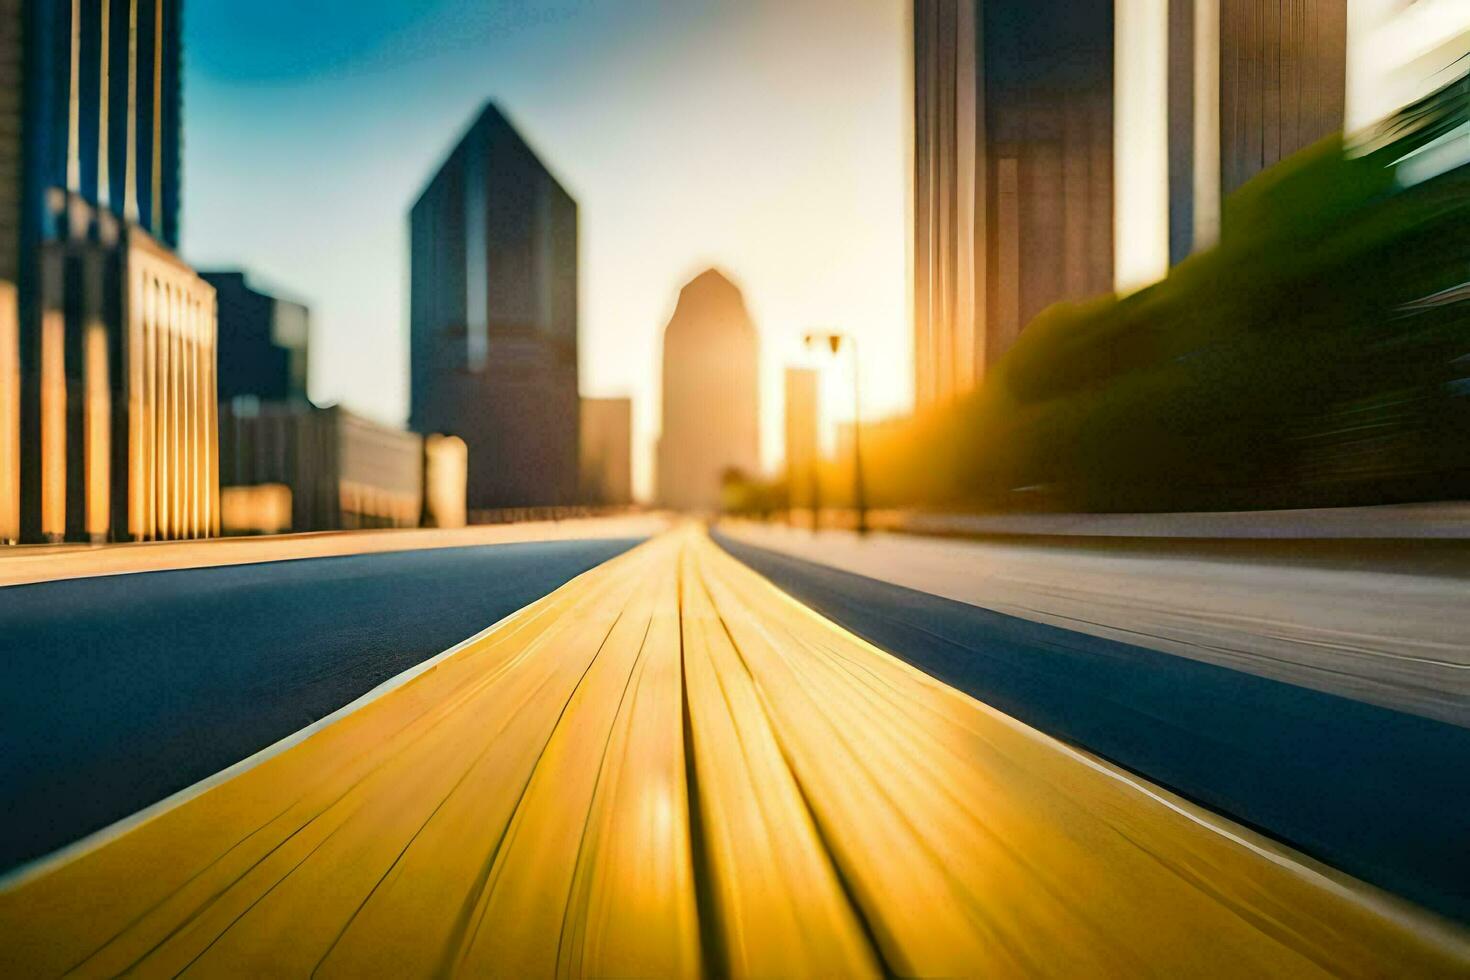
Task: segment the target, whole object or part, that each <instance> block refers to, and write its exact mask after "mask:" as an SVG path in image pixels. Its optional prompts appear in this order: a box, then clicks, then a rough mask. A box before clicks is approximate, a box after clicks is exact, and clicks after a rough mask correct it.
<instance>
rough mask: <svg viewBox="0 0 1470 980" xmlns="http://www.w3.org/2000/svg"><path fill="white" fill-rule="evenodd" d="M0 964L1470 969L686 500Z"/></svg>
mask: <svg viewBox="0 0 1470 980" xmlns="http://www.w3.org/2000/svg"><path fill="white" fill-rule="evenodd" d="M0 933H3V934H4V935H6V936H8V937H12V939H13V941H12V942H10V943H8V944H7V947H6V948H5V949H4V950H3V951H0V972H3V973H5V974H6V975H26V976H39V975H53V974H57V973H61V972H63V971H66V970H69V969H75V971H76V972H77V973H78V974H80V975H86V976H91V975H113V974H116V973H120V972H123V971H127V970H130V969H132V970H136V971H137V972H139V973H141V974H144V975H157V974H163V973H168V974H174V973H177V972H180V971H182V970H185V969H187V968H190V967H193V968H197V969H198V970H199V972H203V973H218V972H235V973H247V974H249V973H254V974H274V975H302V974H305V973H307V972H309V971H312V970H313V969H315V970H317V971H318V972H320V973H322V974H323V975H338V976H342V975H360V974H362V973H364V972H371V973H375V974H383V975H423V974H428V973H434V972H445V971H448V972H462V973H466V974H482V973H487V972H496V973H505V974H509V975H528V974H538V975H539V974H546V973H551V972H558V973H563V974H590V975H603V976H606V975H622V976H627V975H692V974H697V973H700V972H712V973H716V974H719V973H725V972H733V973H737V974H767V975H772V974H779V975H799V974H818V973H821V974H827V975H862V974H871V973H879V972H882V971H892V972H897V973H903V974H924V975H938V974H943V975H954V974H981V975H993V974H1002V975H1016V974H1032V975H1053V976H1056V975H1062V976H1067V975H1071V976H1076V975H1084V974H1085V975H1130V976H1131V975H1142V974H1146V973H1151V972H1153V973H1158V974H1163V975H1204V974H1212V973H1218V972H1220V971H1221V970H1225V971H1227V972H1231V973H1237V974H1240V975H1293V976H1297V975H1311V974H1318V973H1320V974H1338V975H1365V976H1366V975H1376V976H1382V975H1409V974H1414V975H1426V976H1427V975H1451V974H1457V973H1463V972H1464V971H1466V970H1467V969H1470V945H1467V944H1466V941H1465V940H1464V938H1463V937H1462V936H1461V935H1460V934H1458V933H1456V932H1454V931H1453V928H1452V927H1449V926H1444V925H1441V924H1438V923H1436V922H1433V921H1431V920H1429V919H1428V918H1427V917H1424V916H1422V915H1421V914H1419V913H1417V912H1414V911H1412V910H1410V909H1408V908H1407V907H1403V906H1399V905H1397V904H1396V903H1394V902H1393V901H1392V900H1390V899H1387V898H1384V897H1382V896H1379V895H1377V894H1376V893H1373V892H1371V891H1370V890H1369V889H1368V888H1366V887H1365V886H1363V885H1361V884H1358V883H1356V882H1353V881H1351V880H1349V879H1346V878H1343V877H1341V876H1338V875H1335V874H1334V873H1332V872H1330V871H1326V870H1323V869H1320V868H1317V867H1313V866H1309V865H1308V864H1307V863H1306V862H1305V861H1304V860H1303V859H1300V858H1298V857H1297V856H1295V855H1293V854H1291V853H1289V852H1286V851H1285V850H1284V849H1281V848H1279V847H1277V846H1275V845H1272V844H1270V843H1267V842H1264V841H1263V840H1260V839H1258V838H1256V837H1255V836H1254V835H1252V834H1250V833H1249V832H1247V831H1245V830H1243V829H1241V828H1238V827H1235V826H1232V825H1230V824H1228V823H1226V822H1225V821H1223V820H1220V819H1217V818H1214V817H1211V816H1209V815H1207V814H1205V813H1203V812H1201V811H1198V810H1196V809H1194V808H1192V807H1190V806H1189V805H1187V804H1184V803H1181V802H1179V801H1177V800H1174V799H1172V798H1170V797H1168V796H1167V795H1166V794H1164V793H1163V792H1161V791H1158V790H1154V789H1152V788H1150V787H1148V786H1146V785H1143V784H1141V783H1139V782H1137V781H1135V780H1133V779H1131V778H1129V777H1125V776H1123V775H1121V774H1119V773H1118V772H1116V771H1114V770H1112V769H1110V768H1107V767H1106V766H1104V765H1102V764H1101V763H1098V762H1096V761H1095V760H1093V759H1091V758H1090V757H1087V756H1084V755H1082V754H1080V753H1078V752H1076V751H1074V750H1071V749H1068V748H1066V747H1065V746H1063V745H1061V744H1060V743H1058V742H1056V741H1054V740H1052V739H1050V738H1048V737H1046V736H1044V735H1041V734H1040V733H1038V732H1036V731H1035V730H1033V729H1030V728H1028V727H1026V726H1024V725H1022V724H1020V723H1019V722H1016V721H1015V720H1013V719H1011V718H1009V717H1007V716H1005V715H1002V714H1000V713H998V712H996V711H994V710H992V709H989V708H987V707H985V706H984V705H982V704H980V703H978V702H976V701H974V700H972V699H970V698H969V697H967V696H965V695H963V694H961V693H959V692H957V691H955V690H953V689H951V688H948V687H946V686H944V685H942V684H940V683H939V682H937V681H935V680H933V679H931V678H929V677H927V676H926V675H924V674H921V673H920V672H918V671H916V670H914V669H912V668H910V667H908V666H906V665H904V664H902V663H900V662H898V661H897V660H895V659H893V658H891V657H889V656H888V655H887V654H884V653H883V652H881V651H880V650H878V649H876V648H874V647H872V646H870V645H868V644H866V643H864V642H862V641H861V640H859V639H857V638H856V637H854V636H852V635H851V634H849V633H847V632H845V631H843V630H842V629H840V628H838V627H837V626H835V625H834V624H832V623H830V622H829V621H827V620H824V619H822V618H821V617H819V616H817V615H816V614H815V613H813V612H811V611H810V610H808V609H806V608H805V607H803V606H801V605H799V604H798V603H796V602H795V601H794V600H792V599H790V598H789V597H787V596H785V595H784V594H783V593H781V592H779V591H778V590H776V589H775V588H774V587H773V586H771V585H770V584H769V583H768V582H766V581H765V580H763V579H761V578H760V577H759V576H757V575H756V574H755V573H754V572H752V571H750V570H749V569H747V568H745V567H744V566H742V565H740V564H739V563H737V562H736V561H735V560H734V559H733V558H730V557H729V556H728V555H726V554H724V553H723V552H720V551H719V550H718V549H717V548H715V547H714V546H713V545H712V544H711V543H710V541H709V539H708V538H707V537H706V536H705V535H704V533H703V532H702V531H700V530H698V529H696V528H694V527H692V526H686V527H683V528H680V529H677V530H675V531H672V532H670V533H667V534H664V535H662V536H660V537H659V538H656V539H655V540H653V541H651V542H649V543H648V544H645V545H643V546H641V547H639V548H637V549H635V550H633V551H631V552H628V553H626V554H624V555H622V556H620V557H618V558H616V559H614V560H612V561H611V562H608V563H607V564H606V565H603V566H601V567H599V568H597V569H594V570H593V571H591V572H589V573H587V574H585V575H583V576H581V577H580V578H578V579H575V580H573V581H572V582H571V583H569V584H568V585H566V586H565V587H563V588H562V589H560V590H558V591H556V592H554V593H552V594H551V595H549V596H547V597H546V598H544V599H542V600H540V601H538V602H536V603H534V604H532V605H531V606H528V607H527V608H526V609H524V610H523V611H522V612H521V613H519V614H517V615H516V616H515V617H513V618H512V619H510V620H508V621H507V622H506V623H505V624H504V625H503V626H502V627H501V628H500V629H498V630H496V631H494V632H492V633H490V634H487V635H486V636H485V638H483V639H482V640H481V641H480V642H478V643H476V644H473V645H471V646H470V647H467V648H466V649H465V650H463V651H462V652H461V653H459V654H458V655H456V656H453V657H450V658H449V659H447V660H445V661H444V662H443V663H441V664H440V665H438V666H437V667H436V668H434V669H433V670H430V671H428V672H426V673H424V674H422V675H420V676H418V677H417V678H415V679H414V680H412V681H411V682H409V683H407V684H405V685H403V686H401V687H399V688H397V689H396V690H394V691H393V692H392V693H390V694H387V695H386V696H384V697H382V698H380V699H378V700H376V701H374V702H372V703H371V704H369V705H367V706H366V707H364V708H363V709H361V710H359V711H358V712H356V713H354V714H352V715H350V716H348V717H346V718H345V719H343V720H342V721H340V722H339V723H337V724H335V725H332V726H330V727H329V728H327V729H324V730H323V731H321V732H319V733H318V734H316V735H314V736H313V737H311V738H309V739H307V740H306V741H304V742H302V743H300V744H299V745H297V746H295V747H293V748H291V749H288V750H286V751H284V752H282V753H280V754H278V755H275V756H274V757H271V758H269V759H268V760H266V761H264V762H263V763H261V764H259V765H257V766H256V767H254V768H252V769H249V770H247V771H245V772H243V773H241V774H240V775H238V776H236V777H235V778H234V779H232V780H229V781H228V782H225V783H223V784H221V785H219V786H217V787H215V788H214V789H212V790H210V791H208V792H206V793H204V794H202V795H200V796H197V797H195V798H193V799H192V800H189V801H188V802H186V803H183V804H181V805H180V806H178V807H177V808H175V809H173V810H170V811H167V812H165V813H164V814H162V815H161V816H159V817H157V818H156V819H153V820H151V821H148V822H145V823H143V824H141V825H140V826H137V827H136V828H135V829H133V830H131V831H129V832H127V833H125V834H123V835H121V836H119V837H115V838H113V839H111V840H110V841H108V842H106V843H104V844H102V845H101V846H99V847H97V848H96V849H93V850H91V851H89V852H86V853H84V854H82V856H80V857H78V858H76V859H75V860H73V861H71V862H70V863H67V864H64V865H62V866H60V867H58V868H55V869H54V870H51V871H49V872H48V873H45V874H43V875H41V876H40V877H36V878H33V879H31V880H29V881H26V882H24V883H22V884H20V885H18V886H16V887H15V888H13V889H11V890H10V891H9V892H7V893H6V894H4V895H0Z"/></svg>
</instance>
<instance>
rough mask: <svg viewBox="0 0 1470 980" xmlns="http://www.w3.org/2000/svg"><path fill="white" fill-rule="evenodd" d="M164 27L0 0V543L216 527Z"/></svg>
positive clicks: (175, 21) (93, 10)
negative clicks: (2, 289)
mask: <svg viewBox="0 0 1470 980" xmlns="http://www.w3.org/2000/svg"><path fill="white" fill-rule="evenodd" d="M181 15H182V0H0V75H8V76H13V77H15V78H18V79H19V82H20V84H19V86H18V89H17V88H15V87H11V88H9V89H7V91H6V95H5V96H4V97H0V239H3V241H0V278H14V280H15V281H16V283H17V285H18V289H17V290H16V294H15V304H14V309H13V310H12V311H9V312H8V313H7V312H6V311H0V324H3V323H4V322H6V320H7V318H9V321H10V322H12V323H13V324H14V330H13V331H11V333H13V336H10V335H9V334H8V333H7V331H6V330H4V329H3V327H0V345H3V346H4V349H3V350H0V365H5V364H10V363H12V362H13V363H14V364H15V373H16V374H17V375H18V379H19V383H18V389H19V392H20V397H19V399H18V400H16V401H15V402H14V403H12V402H11V401H10V400H3V401H0V447H9V446H15V447H16V450H15V458H14V459H11V458H9V457H7V458H6V459H3V460H0V503H3V504H4V506H0V525H3V526H0V540H16V539H23V540H46V541H55V540H92V541H102V540H148V539H156V538H181V537H199V536H205V535H210V534H213V533H215V532H216V531H217V528H218V522H219V515H218V484H217V436H216V428H217V426H216V419H215V408H214V405H215V383H214V379H215V351H214V339H215V336H214V335H215V306H214V304H215V299H214V290H213V289H212V288H211V287H210V286H209V285H208V284H207V283H205V282H204V281H203V280H201V279H200V278H199V277H198V276H197V275H195V274H194V271H193V270H192V269H190V268H189V267H188V266H187V265H185V264H184V263H183V262H182V261H180V260H179V258H178V257H177V256H176V255H175V254H174V252H173V249H174V248H175V247H176V246H177V244H178V236H179V168H180V157H179V147H180V129H181V108H182V106H181V89H180V70H181V38H182V32H181V30H180V27H181V23H180V18H181ZM17 91H18V97H17V96H16V93H17ZM17 160H18V164H19V165H18V167H17V166H16V163H17ZM12 436H13V438H12ZM7 514H14V515H16V516H15V519H14V521H10V520H8V519H7V517H6V515H7Z"/></svg>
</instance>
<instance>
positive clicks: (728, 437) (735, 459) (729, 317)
mask: <svg viewBox="0 0 1470 980" xmlns="http://www.w3.org/2000/svg"><path fill="white" fill-rule="evenodd" d="M759 414H760V402H759V354H758V340H757V337H756V331H755V324H754V323H752V322H751V319H750V313H749V312H748V311H747V310H746V308H745V299H744V297H742V296H741V295H740V290H739V289H738V288H736V286H735V284H734V283H732V282H731V281H730V280H729V279H727V278H726V277H725V276H724V275H722V274H721V273H719V272H717V271H715V270H714V269H708V270H706V271H704V272H701V273H700V274H699V275H698V276H695V277H694V278H693V279H692V280H690V281H689V282H688V283H687V284H685V286H684V288H683V289H682V290H680V291H679V302H678V304H677V305H676V306H675V307H674V315H673V316H672V317H671V318H670V319H669V323H668V326H667V327H665V328H664V349H663V431H662V433H661V435H660V436H659V443H658V499H659V500H660V501H661V502H662V503H664V504H666V505H667V506H670V507H677V508H681V509H685V510H714V509H716V508H718V507H719V506H720V487H721V483H722V481H723V479H724V477H725V475H726V474H727V473H728V472H729V471H731V470H737V471H739V472H741V473H743V474H744V475H746V476H751V477H753V476H755V475H757V473H758V472H759V470H760V429H759Z"/></svg>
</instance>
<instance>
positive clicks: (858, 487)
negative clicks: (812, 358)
mask: <svg viewBox="0 0 1470 980" xmlns="http://www.w3.org/2000/svg"><path fill="white" fill-rule="evenodd" d="M824 342H825V343H826V345H827V347H828V349H829V350H831V352H832V356H833V357H836V356H837V353H838V351H840V350H841V349H842V345H843V344H844V343H846V344H848V345H850V346H851V347H852V499H853V506H854V507H856V508H857V532H858V534H867V533H868V495H867V490H866V488H865V487H864V485H863V388H862V372H861V371H860V370H859V365H858V346H857V338H856V337H853V336H850V335H848V334H845V333H809V334H807V335H806V346H807V349H808V350H811V349H812V348H813V347H816V346H819V345H820V344H822V343H824ZM813 523H815V518H814V519H813Z"/></svg>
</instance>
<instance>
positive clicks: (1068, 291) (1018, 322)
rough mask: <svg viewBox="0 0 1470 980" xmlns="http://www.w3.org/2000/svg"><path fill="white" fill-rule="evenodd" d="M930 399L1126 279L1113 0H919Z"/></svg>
mask: <svg viewBox="0 0 1470 980" xmlns="http://www.w3.org/2000/svg"><path fill="white" fill-rule="evenodd" d="M913 27H914V39H913V41H914V236H915V238H914V329H915V395H916V399H917V403H918V405H919V406H920V407H921V408H922V407H925V406H929V405H933V404H937V403H943V402H946V401H948V400H950V399H952V398H954V397H956V396H957V395H960V394H963V393H964V392H965V391H967V390H969V389H970V388H972V387H974V386H975V384H977V383H978V381H979V379H980V378H981V377H982V376H983V374H984V373H985V370H986V368H987V366H988V365H990V364H992V363H994V361H995V360H996V358H998V357H1000V355H1001V354H1003V353H1005V351H1006V350H1008V349H1009V348H1010V346H1011V344H1013V343H1014V342H1015V339H1016V337H1017V335H1018V334H1019V333H1020V331H1021V328H1022V327H1023V326H1025V324H1026V323H1027V321H1029V320H1030V319H1031V318H1032V317H1033V316H1035V315H1036V314H1037V313H1039V312H1040V311H1041V310H1042V309H1043V308H1045V307H1046V306H1048V305H1050V304H1052V303H1054V302H1057V301H1058V300H1063V299H1082V298H1085V297H1087V296H1090V295H1093V294H1096V293H1100V292H1105V291H1107V290H1108V289H1111V288H1112V284H1113V3H1112V0H915V3H914V7H913Z"/></svg>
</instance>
